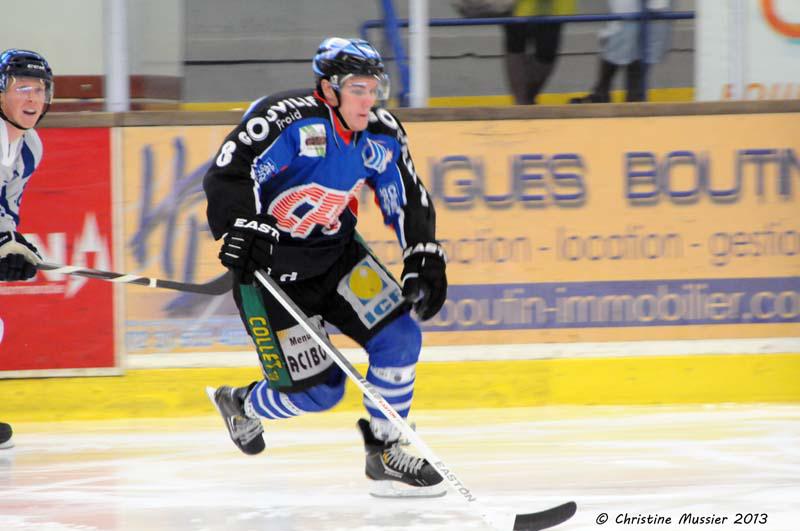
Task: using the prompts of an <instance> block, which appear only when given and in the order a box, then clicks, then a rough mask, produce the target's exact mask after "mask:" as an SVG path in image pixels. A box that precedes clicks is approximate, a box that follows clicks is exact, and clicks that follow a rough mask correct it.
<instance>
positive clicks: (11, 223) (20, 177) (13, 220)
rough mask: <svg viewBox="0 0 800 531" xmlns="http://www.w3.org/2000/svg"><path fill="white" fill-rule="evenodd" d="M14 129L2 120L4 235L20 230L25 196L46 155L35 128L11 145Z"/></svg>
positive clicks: (0, 213)
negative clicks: (11, 131) (21, 206)
mask: <svg viewBox="0 0 800 531" xmlns="http://www.w3.org/2000/svg"><path fill="white" fill-rule="evenodd" d="M10 127H12V126H11V125H9V124H7V123H6V122H5V121H4V120H2V119H0V232H8V231H16V230H17V225H19V221H20V218H19V209H20V205H21V203H22V193H23V192H24V191H25V186H26V185H27V184H28V181H29V180H30V178H31V174H32V173H33V172H34V170H36V168H37V167H38V166H39V163H40V162H41V160H42V153H43V148H42V141H41V140H40V139H39V135H38V134H37V133H36V131H34V130H33V129H29V130H27V131H25V133H24V134H23V135H22V136H21V137H19V138H18V139H17V140H15V141H14V142H11V143H9V141H8V137H9V135H8V132H9V131H8V128H10Z"/></svg>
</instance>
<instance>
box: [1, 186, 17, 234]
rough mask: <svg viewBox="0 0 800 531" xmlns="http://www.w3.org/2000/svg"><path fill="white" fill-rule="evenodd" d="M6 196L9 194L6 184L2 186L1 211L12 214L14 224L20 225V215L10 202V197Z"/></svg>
mask: <svg viewBox="0 0 800 531" xmlns="http://www.w3.org/2000/svg"><path fill="white" fill-rule="evenodd" d="M6 197H8V194H7V193H6V186H3V188H0V211H2V212H5V213H6V214H7V215H9V216H11V219H12V220H13V221H14V224H15V225H19V216H18V215H17V214H16V213H15V212H14V210H13V209H12V208H11V205H9V204H8V199H6Z"/></svg>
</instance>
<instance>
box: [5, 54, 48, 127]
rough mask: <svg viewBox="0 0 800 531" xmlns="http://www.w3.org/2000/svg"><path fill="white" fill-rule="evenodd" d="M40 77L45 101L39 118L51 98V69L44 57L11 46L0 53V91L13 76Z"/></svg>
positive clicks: (46, 108)
mask: <svg viewBox="0 0 800 531" xmlns="http://www.w3.org/2000/svg"><path fill="white" fill-rule="evenodd" d="M17 77H31V78H36V79H41V80H42V81H43V82H44V87H45V102H44V110H43V112H42V116H41V117H40V118H39V120H41V119H42V118H43V117H44V115H45V114H47V111H48V109H49V108H50V103H51V101H52V99H53V69H52V68H50V65H49V64H48V63H47V60H45V58H44V57H42V56H41V55H39V54H38V53H36V52H32V51H30V50H20V49H17V48H12V49H10V50H6V51H4V52H3V53H2V54H0V92H5V91H6V90H8V87H9V86H10V85H11V83H12V81H13V79H14V78H17ZM14 125H16V124H14Z"/></svg>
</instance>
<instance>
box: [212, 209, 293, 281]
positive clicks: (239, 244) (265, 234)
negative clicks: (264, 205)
mask: <svg viewBox="0 0 800 531" xmlns="http://www.w3.org/2000/svg"><path fill="white" fill-rule="evenodd" d="M279 239H280V233H279V232H278V229H276V228H275V225H274V219H273V218H271V217H269V216H264V215H259V216H255V217H254V218H252V219H248V218H236V219H235V220H234V222H233V224H232V225H231V228H230V230H228V233H227V234H225V236H224V237H223V241H222V248H221V249H220V252H219V259H220V261H221V262H222V265H224V266H225V267H227V268H229V269H231V270H232V271H233V273H234V275H238V278H239V282H241V283H242V284H250V283H251V282H253V273H254V272H255V271H256V270H257V269H269V268H270V266H271V265H272V260H273V258H274V254H275V248H276V246H277V243H278V240H279Z"/></svg>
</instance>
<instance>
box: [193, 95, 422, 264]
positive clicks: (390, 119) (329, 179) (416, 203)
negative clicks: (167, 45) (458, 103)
mask: <svg viewBox="0 0 800 531" xmlns="http://www.w3.org/2000/svg"><path fill="white" fill-rule="evenodd" d="M337 124H338V122H337V119H336V118H335V115H334V112H333V109H331V107H329V106H328V105H327V104H326V103H325V102H324V101H323V100H322V99H321V98H319V97H318V96H317V95H316V94H315V93H314V92H312V91H292V92H284V93H281V94H276V95H274V96H269V97H265V98H262V99H260V100H258V101H256V102H255V103H254V104H253V105H252V106H251V107H250V109H248V111H247V112H246V113H245V115H244V118H243V119H242V122H241V123H240V124H239V125H238V126H237V127H236V128H235V129H234V130H233V131H231V133H230V134H229V135H228V136H227V138H226V140H225V141H224V142H223V144H222V147H221V148H220V150H219V152H218V153H217V155H216V157H215V158H214V160H213V161H212V164H211V167H210V168H209V170H208V172H207V173H206V176H205V179H204V182H203V186H204V189H205V192H206V196H207V198H208V221H209V225H210V227H211V232H212V233H213V235H214V238H215V239H219V238H221V237H222V236H223V235H224V234H225V233H226V232H227V231H228V229H229V227H230V225H231V223H232V222H233V221H234V220H235V219H236V218H237V217H244V218H248V219H252V218H254V217H255V216H256V215H258V214H265V215H269V216H271V217H272V218H274V222H275V226H276V227H277V228H278V230H280V231H281V236H280V246H279V252H278V257H279V259H280V260H279V262H280V263H279V264H276V267H275V268H273V271H272V272H271V274H272V275H277V274H280V273H281V272H286V271H293V272H297V273H298V274H299V276H298V277H297V278H304V277H311V276H315V275H318V274H321V273H322V272H324V271H326V270H327V269H328V267H329V266H330V265H331V264H332V263H333V262H335V261H336V259H337V258H338V257H339V256H340V255H341V253H342V250H343V248H344V247H345V246H346V244H347V243H348V242H350V240H351V239H352V238H353V234H354V231H355V227H356V221H357V212H358V210H357V207H358V199H357V198H358V196H359V192H360V190H361V188H362V187H363V186H364V185H366V186H369V187H370V188H372V189H373V190H374V192H375V196H376V199H377V202H378V204H379V206H380V209H381V212H382V214H383V217H384V221H385V222H386V224H387V225H391V226H392V227H393V228H394V230H395V232H396V234H397V238H398V241H399V243H400V245H401V246H402V247H407V246H409V245H414V244H416V243H419V242H430V241H435V234H434V227H435V212H434V209H433V204H432V202H431V199H430V197H429V195H428V192H427V191H426V190H425V188H424V186H423V185H422V183H421V182H420V180H419V179H418V178H417V175H416V172H415V170H414V164H413V162H412V160H411V155H410V153H409V149H408V144H407V139H406V134H405V131H404V130H403V127H402V125H401V124H400V122H399V121H398V120H397V118H395V117H394V115H392V114H391V113H390V112H389V111H387V110H385V109H377V110H375V111H374V112H373V113H372V115H371V116H370V123H369V126H368V127H367V129H366V130H365V131H362V132H360V133H355V134H353V135H352V136H350V138H347V136H348V135H342V134H340V133H339V132H337Z"/></svg>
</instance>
